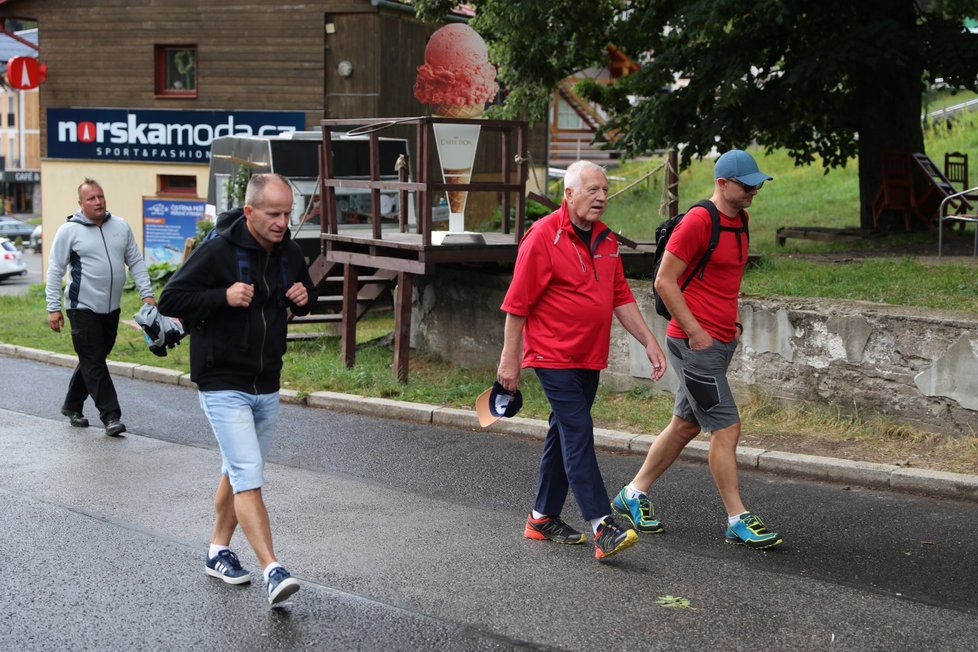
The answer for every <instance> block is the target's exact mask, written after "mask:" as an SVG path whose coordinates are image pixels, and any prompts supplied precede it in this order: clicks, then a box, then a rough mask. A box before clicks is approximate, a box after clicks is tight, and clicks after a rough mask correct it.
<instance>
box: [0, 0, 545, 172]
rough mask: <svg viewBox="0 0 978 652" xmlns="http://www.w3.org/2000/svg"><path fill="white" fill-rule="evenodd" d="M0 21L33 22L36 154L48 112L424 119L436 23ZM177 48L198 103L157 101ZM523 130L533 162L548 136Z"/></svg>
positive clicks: (39, 12)
mask: <svg viewBox="0 0 978 652" xmlns="http://www.w3.org/2000/svg"><path fill="white" fill-rule="evenodd" d="M0 16H8V17H22V18H33V19H35V20H37V22H38V28H39V31H38V34H39V45H40V54H39V59H40V61H41V62H42V63H45V64H46V65H47V69H48V73H47V75H48V76H47V81H46V82H44V84H42V86H41V115H40V123H41V124H40V127H41V134H42V156H45V155H46V154H47V143H46V139H45V138H44V134H45V132H46V118H47V116H46V110H47V109H48V108H50V107H86V106H87V107H115V108H156V109H222V110H234V109H239V110H245V109H250V110H276V111H304V112H305V113H306V126H307V128H312V129H315V128H318V126H319V121H320V119H321V118H323V117H329V118H359V117H392V116H418V115H424V114H425V113H426V111H427V107H425V106H424V105H422V104H421V103H419V102H418V101H417V100H416V99H415V97H414V80H415V77H416V75H417V67H418V66H419V65H421V64H422V63H423V62H424V48H425V45H426V44H427V41H428V37H429V36H430V35H431V33H432V32H434V31H435V30H436V29H437V28H438V27H439V25H433V24H428V23H423V22H421V21H419V20H417V19H416V18H414V17H413V15H412V14H410V13H409V12H405V11H400V10H396V9H389V8H380V9H378V8H377V7H374V6H373V5H372V4H371V2H370V0H321V1H318V2H289V3H287V2H283V1H282V0H266V1H262V0H98V1H97V2H81V1H79V0H9V1H8V2H6V3H4V4H2V5H0ZM181 44H190V45H194V44H195V45H196V46H197V67H198V76H197V91H198V96H197V98H195V99H183V98H180V99H177V98H159V97H156V96H155V94H154V90H155V89H154V72H155V69H154V65H155V62H154V46H155V45H181ZM344 60H346V61H349V62H350V63H352V64H353V74H352V75H350V76H349V77H346V78H344V77H341V76H340V75H339V73H338V71H337V67H338V65H339V62H340V61H344ZM531 132H532V136H531V143H532V144H533V147H532V150H531V151H532V153H533V159H534V163H535V164H541V165H542V164H543V162H544V160H545V159H544V156H545V142H546V133H545V130H544V129H543V128H534V129H531ZM383 135H385V136H387V135H389V136H394V137H409V138H411V139H412V140H413V130H396V129H395V130H388V131H385V132H384V134H383ZM490 149H492V148H491V147H490ZM483 156H486V159H485V160H486V162H487V163H488V162H489V161H493V160H498V159H496V157H497V156H498V154H497V153H496V152H495V151H490V152H486V153H485V154H483V153H482V152H480V158H482V157H483ZM497 165H498V163H497Z"/></svg>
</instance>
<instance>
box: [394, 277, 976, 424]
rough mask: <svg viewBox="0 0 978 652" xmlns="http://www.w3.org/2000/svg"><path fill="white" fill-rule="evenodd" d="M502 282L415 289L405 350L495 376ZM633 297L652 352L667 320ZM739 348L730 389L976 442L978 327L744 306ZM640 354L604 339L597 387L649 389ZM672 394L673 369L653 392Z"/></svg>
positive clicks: (789, 302)
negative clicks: (604, 363) (606, 352)
mask: <svg viewBox="0 0 978 652" xmlns="http://www.w3.org/2000/svg"><path fill="white" fill-rule="evenodd" d="M509 280H510V276H508V275H504V274H498V275H493V274H485V273H479V272H473V271H468V270H443V271H441V272H440V273H439V274H437V275H436V276H434V277H429V278H425V279H417V280H416V281H415V295H414V314H413V319H412V332H411V345H412V347H414V348H416V349H418V350H421V351H429V352H433V353H437V354H438V355H440V356H442V357H443V358H445V359H446V360H449V361H452V362H454V363H456V364H458V365H462V366H479V365H486V364H488V365H495V364H496V363H498V360H499V352H500V350H501V348H502V337H503V320H504V316H503V314H502V313H501V312H500V311H499V305H500V304H501V303H502V299H503V295H504V294H505V292H506V288H507V287H508V286H509ZM632 289H633V291H634V293H635V296H636V298H637V300H638V303H639V307H640V308H641V310H642V312H643V314H644V315H645V318H646V321H647V322H648V323H649V324H650V325H651V326H652V330H653V332H655V334H656V337H657V338H659V341H660V343H661V342H662V341H663V339H664V336H665V326H666V323H665V320H663V319H662V318H660V317H659V316H657V315H656V314H655V311H654V308H653V306H652V300H651V286H650V283H649V282H647V281H633V282H632ZM741 318H742V319H741V320H742V321H743V323H744V337H743V340H742V346H741V347H740V349H739V350H738V353H737V355H736V356H735V357H734V361H733V364H732V366H731V370H730V379H731V381H732V384H733V385H734V389H735V390H736V391H738V392H745V391H747V390H749V389H755V390H757V391H758V392H759V393H761V394H762V395H764V396H768V397H772V398H775V399H778V400H781V401H787V402H817V403H821V404H825V405H830V406H834V407H837V408H839V409H840V410H841V411H842V412H843V413H846V414H851V413H859V414H860V415H862V416H864V417H865V416H873V415H882V416H887V417H889V418H891V419H893V420H894V421H897V422H900V423H907V424H910V425H914V426H917V427H920V428H922V429H925V430H932V431H937V432H947V433H953V434H962V435H972V436H973V435H975V434H976V433H978V317H976V316H975V315H973V314H971V313H958V312H946V311H937V310H929V309H928V310H919V309H912V308H904V307H898V306H887V305H883V304H875V303H865V302H854V301H840V300H834V299H833V300H825V299H785V300H761V299H744V300H743V301H742V307H741ZM650 372H651V368H650V365H649V363H648V360H647V359H646V358H645V355H644V351H643V349H642V347H641V346H639V345H638V343H637V342H636V341H635V340H634V339H632V338H631V337H630V336H629V335H628V334H627V333H626V332H625V331H624V329H622V328H621V326H620V325H619V324H618V323H617V321H615V322H614V326H613V328H612V342H611V355H610V358H609V367H608V369H607V371H606V372H605V373H604V374H603V382H605V383H609V384H612V385H613V386H616V387H618V388H621V389H626V388H629V387H634V386H636V385H638V384H642V383H650V382H651V381H649V380H647V379H648V378H649V375H650ZM656 386H657V387H659V388H661V389H663V390H664V391H669V392H672V391H674V388H675V386H676V378H675V376H674V375H673V374H672V372H671V370H670V371H669V372H668V373H667V375H666V376H665V377H664V378H663V379H662V381H660V382H659V383H657V384H656Z"/></svg>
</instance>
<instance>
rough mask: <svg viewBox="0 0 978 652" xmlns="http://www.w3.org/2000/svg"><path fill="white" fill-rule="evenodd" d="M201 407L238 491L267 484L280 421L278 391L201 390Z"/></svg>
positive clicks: (224, 468) (224, 467)
mask: <svg viewBox="0 0 978 652" xmlns="http://www.w3.org/2000/svg"><path fill="white" fill-rule="evenodd" d="M197 394H198V396H199V397H200V407H201V409H202V410H203V411H204V415H205V416H206V417H207V420H208V421H210V424H211V429H212V430H213V431H214V436H215V437H216V438H217V443H218V445H219V446H220V447H221V473H222V474H223V475H226V476H227V477H228V480H229V481H230V482H231V489H232V490H233V491H234V493H240V492H242V491H248V490H249V489H258V488H260V487H261V486H262V485H264V484H265V474H264V470H265V458H266V457H267V456H268V449H269V448H270V447H271V445H272V434H273V433H274V431H275V423H276V422H277V421H278V409H279V402H278V392H274V393H272V394H249V393H247V392H238V391H234V390H222V391H216V392H197Z"/></svg>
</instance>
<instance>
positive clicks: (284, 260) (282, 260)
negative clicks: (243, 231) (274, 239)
mask: <svg viewBox="0 0 978 652" xmlns="http://www.w3.org/2000/svg"><path fill="white" fill-rule="evenodd" d="M234 250H235V254H236V255H237V258H238V280H239V281H241V282H242V283H247V284H248V285H251V257H250V256H249V255H248V251H247V250H245V249H244V248H243V247H237V246H236V247H235V248H234ZM278 260H279V273H280V274H281V275H282V291H283V292H285V291H287V290H288V289H289V257H288V255H287V254H286V252H285V250H284V249H282V250H281V251H280V252H279V256H278Z"/></svg>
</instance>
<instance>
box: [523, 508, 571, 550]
mask: <svg viewBox="0 0 978 652" xmlns="http://www.w3.org/2000/svg"><path fill="white" fill-rule="evenodd" d="M523 536H525V537H526V538H527V539H536V540H538V541H553V542H555V543H569V544H578V543H584V541H585V540H586V539H585V538H584V533H583V532H578V531H577V530H575V529H574V528H572V527H571V526H569V525H567V523H564V521H563V520H561V518H560V517H559V516H544V517H543V518H533V514H527V516H526V525H524V526H523Z"/></svg>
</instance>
